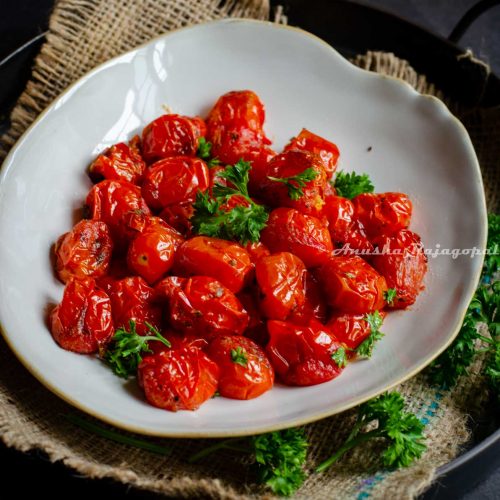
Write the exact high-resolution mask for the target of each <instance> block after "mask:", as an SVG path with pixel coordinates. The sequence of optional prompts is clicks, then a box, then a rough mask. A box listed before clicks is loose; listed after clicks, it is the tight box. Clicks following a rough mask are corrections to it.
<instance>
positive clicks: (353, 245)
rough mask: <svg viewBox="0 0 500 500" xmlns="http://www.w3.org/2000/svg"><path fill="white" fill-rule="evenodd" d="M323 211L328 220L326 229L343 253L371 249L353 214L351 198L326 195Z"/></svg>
mask: <svg viewBox="0 0 500 500" xmlns="http://www.w3.org/2000/svg"><path fill="white" fill-rule="evenodd" d="M323 213H324V215H325V217H326V218H327V220H328V230H329V231H330V236H331V237H332V242H333V245H334V246H335V247H336V248H338V249H343V250H345V253H350V251H351V250H361V251H365V252H371V251H372V250H373V245H372V244H371V243H370V242H369V241H368V237H367V236H366V233H365V229H364V227H363V224H361V222H359V220H358V219H357V218H356V216H355V214H354V205H353V203H352V202H351V200H348V199H347V198H342V197H340V196H326V198H325V207H324V210H323Z"/></svg>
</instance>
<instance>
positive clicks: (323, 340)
mask: <svg viewBox="0 0 500 500" xmlns="http://www.w3.org/2000/svg"><path fill="white" fill-rule="evenodd" d="M267 327H268V330H269V335H270V340H269V343H268V344H267V347H266V353H267V355H268V356H269V359H270V361H271V364H272V365H273V368H274V370H275V371H276V373H277V374H278V375H279V377H280V379H281V380H282V381H283V382H284V383H285V384H287V385H301V386H304V385H316V384H321V383H323V382H327V381H328V380H332V379H333V378H335V377H336V376H338V375H340V373H341V371H342V369H341V368H339V366H338V365H337V363H335V361H333V360H332V358H331V356H332V354H334V353H335V351H337V349H338V348H339V347H341V344H340V343H339V342H337V341H336V340H335V338H334V337H333V336H332V335H331V334H330V333H329V332H328V330H327V329H326V328H324V327H323V325H321V324H320V323H314V324H313V325H311V326H298V325H294V324H293V323H289V322H285V321H268V322H267Z"/></svg>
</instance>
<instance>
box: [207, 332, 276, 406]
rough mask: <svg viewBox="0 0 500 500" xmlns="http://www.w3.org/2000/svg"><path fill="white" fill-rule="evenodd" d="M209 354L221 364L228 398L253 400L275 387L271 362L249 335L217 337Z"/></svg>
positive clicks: (223, 390) (221, 384)
mask: <svg viewBox="0 0 500 500" xmlns="http://www.w3.org/2000/svg"><path fill="white" fill-rule="evenodd" d="M207 354H208V356H209V357H210V359H211V360H212V361H215V362H216V363H217V365H218V367H219V370H220V375H219V392H220V395H221V396H224V397H225V398H232V399H253V398H256V397H258V396H260V395H261V394H263V393H264V392H266V391H268V390H269V389H271V387H272V386H273V383H274V370H273V367H272V366H271V363H269V360H268V359H267V357H266V355H265V353H264V351H263V350H262V349H261V348H260V347H259V346H258V345H257V344H256V343H255V342H252V341H251V340H250V339H248V338H246V337H242V336H240V335H231V336H219V337H216V338H215V339H214V340H212V341H211V342H210V345H209V347H208V351H207Z"/></svg>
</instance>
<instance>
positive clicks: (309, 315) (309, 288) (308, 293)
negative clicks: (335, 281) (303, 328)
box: [288, 271, 326, 325]
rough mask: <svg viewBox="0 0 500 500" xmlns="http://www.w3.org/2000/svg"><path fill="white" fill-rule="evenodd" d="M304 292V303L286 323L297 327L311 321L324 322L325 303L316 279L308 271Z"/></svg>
mask: <svg viewBox="0 0 500 500" xmlns="http://www.w3.org/2000/svg"><path fill="white" fill-rule="evenodd" d="M304 290H305V301H304V303H303V304H302V306H300V307H298V308H297V309H296V310H294V311H293V313H292V314H291V315H290V317H289V318H288V321H290V322H292V323H296V324H298V325H308V324H309V323H310V322H311V320H317V321H320V322H324V321H325V320H326V302H325V300H324V298H323V294H322V293H321V289H320V286H319V283H318V281H317V279H316V278H315V277H314V276H313V275H312V274H311V273H310V272H309V271H307V272H306V276H305V280H304Z"/></svg>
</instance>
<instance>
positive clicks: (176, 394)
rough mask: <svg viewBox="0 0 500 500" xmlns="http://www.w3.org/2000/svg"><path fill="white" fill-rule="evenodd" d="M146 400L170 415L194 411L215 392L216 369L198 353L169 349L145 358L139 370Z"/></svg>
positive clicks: (217, 369) (211, 362)
mask: <svg viewBox="0 0 500 500" xmlns="http://www.w3.org/2000/svg"><path fill="white" fill-rule="evenodd" d="M138 376H139V384H140V385H141V387H142V388H143V389H144V394H145V395H146V399H147V400H148V401H149V402H150V403H151V404H152V405H154V406H156V407H158V408H163V409H165V410H169V411H177V410H196V409H197V408H198V407H199V406H200V405H201V404H202V403H204V402H205V401H206V400H207V399H210V398H211V397H212V396H213V395H214V394H215V391H216V390H217V382H218V378H219V368H218V367H217V365H216V364H215V363H214V362H213V361H211V360H210V359H209V358H208V357H207V356H206V355H205V354H204V353H203V351H201V350H200V349H197V348H196V347H186V348H184V349H170V350H164V351H162V352H159V353H158V354H153V355H152V356H147V357H145V358H144V359H143V360H142V362H141V364H140V365H139V369H138Z"/></svg>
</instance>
